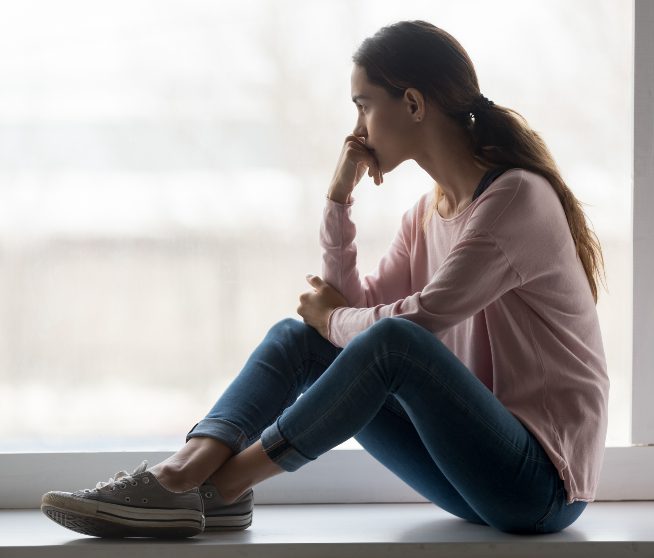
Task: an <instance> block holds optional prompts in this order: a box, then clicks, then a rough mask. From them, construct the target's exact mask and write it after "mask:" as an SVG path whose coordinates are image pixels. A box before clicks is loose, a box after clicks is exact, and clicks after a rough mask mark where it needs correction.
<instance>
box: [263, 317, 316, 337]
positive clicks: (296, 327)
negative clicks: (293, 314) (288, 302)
mask: <svg viewBox="0 0 654 558" xmlns="http://www.w3.org/2000/svg"><path fill="white" fill-rule="evenodd" d="M308 329H311V326H309V325H307V324H306V323H304V322H302V321H300V320H296V319H295V318H284V319H282V320H279V321H278V322H277V323H275V324H273V325H272V327H271V328H270V329H269V330H268V335H272V336H274V337H277V338H284V337H297V336H300V335H305V334H306V333H307V330H308Z"/></svg>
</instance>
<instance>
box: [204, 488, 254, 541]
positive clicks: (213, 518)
mask: <svg viewBox="0 0 654 558" xmlns="http://www.w3.org/2000/svg"><path fill="white" fill-rule="evenodd" d="M200 494H201V495H202V503H203V505H204V521H205V523H204V530H205V531H226V530H233V529H247V528H248V527H249V526H250V525H252V510H253V508H254V492H253V491H252V489H251V488H250V489H249V490H248V491H247V492H244V493H243V494H242V495H241V496H240V497H239V499H238V500H236V501H235V502H233V503H231V504H225V502H224V500H223V499H222V498H221V496H220V494H218V491H217V490H216V487H215V486H213V485H212V484H209V483H205V484H203V485H202V486H201V487H200Z"/></svg>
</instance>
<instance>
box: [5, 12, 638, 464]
mask: <svg viewBox="0 0 654 558" xmlns="http://www.w3.org/2000/svg"><path fill="white" fill-rule="evenodd" d="M403 19H424V20H427V21H429V22H431V23H433V24H435V25H437V26H439V27H442V28H443V29H445V30H447V31H448V32H449V33H451V34H452V35H454V36H455V37H456V38H457V39H458V40H459V41H460V42H461V44H462V45H463V46H464V48H465V49H466V50H467V52H468V54H469V55H470V57H471V58H472V60H473V62H474V63H475V67H476V70H477V74H478V77H479V83H480V87H481V91H482V92H483V93H484V94H485V95H486V96H487V97H488V98H490V99H492V100H493V101H495V102H496V103H498V104H501V105H504V106H508V107H511V108H513V109H515V110H517V111H518V112H520V113H521V114H522V115H523V116H524V117H525V118H526V119H527V120H528V122H529V123H530V125H531V126H532V127H533V128H534V129H535V130H536V131H538V132H539V133H540V134H541V135H542V136H543V138H544V139H545V141H546V142H547V144H548V146H549V148H550V150H551V151H552V153H553V155H554V157H555V159H556V161H557V163H558V164H559V166H560V168H561V170H562V173H563V178H564V180H566V181H567V183H568V185H569V186H570V187H571V189H572V190H573V192H574V193H575V195H576V196H577V197H578V198H579V199H580V201H582V202H583V203H584V204H585V205H584V208H585V211H586V214H587V216H588V218H589V220H590V223H591V225H592V226H593V228H594V230H595V231H596V233H597V235H598V237H599V239H600V241H601V243H602V245H603V249H604V256H605V260H606V274H607V285H608V291H607V290H604V289H602V291H601V292H600V299H599V303H598V305H597V308H598V313H599V317H600V322H601V327H602V336H603V339H604V343H605V350H606V355H607V360H608V366H609V373H610V378H611V399H610V408H609V411H610V413H609V414H610V422H609V433H608V440H607V445H612V446H614V445H626V444H629V443H630V439H629V430H630V412H631V402H630V395H631V306H632V291H631V279H632V277H631V274H632V272H631V270H632V266H631V250H632V242H631V202H632V195H631V191H632V154H633V145H632V144H633V140H632V129H633V125H632V104H633V103H632V91H633V68H632V62H633V60H632V59H633V45H632V42H633V21H632V19H633V1H632V0H575V1H574V2H570V1H569V0H530V1H529V2H524V1H523V0H496V1H495V2H492V3H490V2H485V1H481V0H463V1H454V0H428V1H427V0H425V1H418V0H403V2H390V1H373V0H329V1H316V0H238V1H221V2H215V1H213V0H186V1H181V0H156V1H155V0H113V1H112V2H87V1H84V0H58V1H57V2H51V1H50V0H23V1H21V2H10V1H4V0H0V451H4V452H6V451H86V450H89V451H95V450H122V449H143V450H173V449H176V448H177V447H178V446H180V445H181V444H183V442H184V439H185V435H186V432H187V431H188V430H189V429H190V428H191V427H192V426H193V425H194V424H195V423H196V422H197V421H198V420H199V419H200V418H202V417H203V416H204V415H205V413H206V412H207V411H208V410H209V408H210V407H211V406H212V404H213V402H214V401H215V400H216V398H217V397H218V396H219V395H220V393H221V392H222V391H223V390H224V389H225V387H226V386H227V385H228V384H229V382H230V381H231V379H232V378H233V377H234V376H235V375H236V374H237V373H238V372H239V370H240V369H241V368H242V366H243V364H244V363H245V361H246V360H247V358H248V356H249V354H250V353H251V352H252V350H253V349H254V348H255V347H256V345H257V344H258V343H259V342H260V341H261V340H262V338H263V336H264V335H265V334H266V332H267V331H268V329H269V328H270V327H271V326H272V325H273V324H274V323H276V322H277V321H279V320H281V319H283V318H286V317H292V318H296V319H299V320H301V317H300V316H299V315H298V314H297V313H296V311H295V310H296V308H297V306H298V304H299V295H300V294H301V293H302V292H305V291H307V290H309V289H310V287H309V286H308V283H307V282H306V280H305V277H304V276H305V274H306V273H314V274H318V275H320V274H321V253H320V246H319V243H318V233H319V227H320V222H321V218H322V210H323V207H324V201H325V195H326V192H327V188H328V186H329V182H330V179H331V177H332V175H333V172H334V169H335V167H336V161H337V159H338V156H339V154H340V151H341V147H342V143H343V140H344V138H345V136H346V135H348V134H349V133H351V132H352V129H353V127H354V125H355V120H356V108H355V106H354V104H353V103H352V102H351V96H350V72H351V69H352V62H351V56H352V54H353V52H354V51H355V49H356V48H357V46H358V45H359V44H360V43H361V42H362V41H363V39H365V38H366V37H367V36H370V35H372V34H374V33H375V32H376V31H377V30H378V29H379V28H380V27H382V26H383V25H387V24H389V23H393V22H394V21H398V20H403ZM432 188H433V182H432V181H431V179H430V177H429V176H428V175H427V174H426V173H425V172H424V171H422V169H420V168H419V167H418V166H417V165H416V164H415V163H414V162H412V161H411V162H406V163H404V164H403V165H401V166H400V167H398V168H397V169H395V170H394V171H393V172H392V173H390V174H388V175H386V176H385V177H384V184H383V185H382V186H381V187H380V188H378V187H376V186H375V185H374V183H373V182H372V180H371V179H370V178H368V177H367V176H364V178H363V179H362V181H361V182H360V183H359V185H358V186H357V188H356V189H355V191H354V197H355V199H356V201H355V205H354V207H353V210H352V213H353V219H354V221H355V223H356V225H357V231H358V234H357V246H358V249H359V260H358V261H359V270H360V272H361V273H362V274H365V273H369V272H371V271H372V270H373V269H374V268H375V267H376V264H377V262H378V260H379V258H380V257H381V256H382V254H384V252H385V251H386V250H387V248H388V247H389V245H390V242H391V240H392V238H393V236H394V235H395V232H396V230H397V228H398V226H399V222H400V217H401V215H402V213H403V212H404V211H405V210H406V209H407V208H409V207H410V206H411V205H413V203H414V202H415V201H416V200H417V198H418V197H419V196H420V195H421V194H423V193H424V192H426V191H429V190H431V189H432ZM340 447H357V444H356V442H354V440H350V441H348V442H346V443H345V444H343V445H342V446H340Z"/></svg>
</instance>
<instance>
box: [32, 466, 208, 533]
mask: <svg viewBox="0 0 654 558" xmlns="http://www.w3.org/2000/svg"><path fill="white" fill-rule="evenodd" d="M147 466H148V462H147V461H143V462H142V463H141V465H139V466H138V467H137V468H136V469H135V470H134V472H133V473H132V474H131V475H129V474H127V473H126V472H125V471H119V472H118V473H116V475H115V477H112V478H110V479H109V480H108V481H106V482H102V481H101V482H99V483H97V485H96V487H95V488H93V489H88V488H87V489H84V490H78V491H77V492H47V493H46V494H44V495H43V498H42V500H41V510H42V511H43V513H45V515H47V516H48V517H49V518H50V519H52V520H53V521H56V522H57V523H59V524H60V525H63V526H64V527H67V528H68V529H72V530H73V531H77V532H78V533H83V534H85V535H93V536H95V537H160V538H177V537H192V536H193V535H197V534H198V533H201V532H202V530H203V529H204V515H203V513H202V498H201V497H200V492H199V490H198V489H197V488H193V489H192V490H188V491H186V492H171V491H169V490H167V489H166V488H164V487H163V486H162V485H161V484H159V481H158V480H157V478H156V477H155V476H154V475H153V474H152V473H151V472H149V471H146V469H147Z"/></svg>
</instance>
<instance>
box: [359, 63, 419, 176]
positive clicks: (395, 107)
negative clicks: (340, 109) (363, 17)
mask: <svg viewBox="0 0 654 558" xmlns="http://www.w3.org/2000/svg"><path fill="white" fill-rule="evenodd" d="M351 85H352V101H353V102H354V103H355V104H356V107H357V109H356V110H357V121H356V126H355V127H354V130H353V134H354V135H355V136H359V137H363V138H365V142H366V146H367V147H368V148H369V149H370V150H371V151H372V152H373V154H374V155H375V157H376V158H377V161H378V163H379V167H380V169H381V171H382V173H387V172H389V171H391V170H393V169H394V168H395V167H397V166H398V165H399V164H400V163H402V162H403V161H406V160H408V159H412V158H413V155H414V153H415V151H414V147H413V145H414V143H415V141H416V125H415V118H414V116H413V115H412V112H413V110H415V106H412V103H411V102H410V99H407V96H406V94H405V97H403V98H401V99H393V98H392V97H391V96H390V95H389V94H388V93H387V92H386V90H385V89H384V88H383V87H379V86H377V85H373V84H371V83H370V82H369V81H368V78H367V76H366V71H365V69H364V68H363V67H362V66H358V65H357V64H355V65H354V68H353V70H352V78H351Z"/></svg>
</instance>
